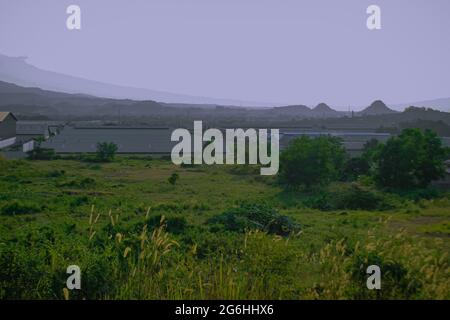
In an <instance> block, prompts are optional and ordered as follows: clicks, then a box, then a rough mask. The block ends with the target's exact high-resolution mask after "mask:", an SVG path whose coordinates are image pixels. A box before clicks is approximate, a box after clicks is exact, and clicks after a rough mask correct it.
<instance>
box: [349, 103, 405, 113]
mask: <svg viewBox="0 0 450 320" xmlns="http://www.w3.org/2000/svg"><path fill="white" fill-rule="evenodd" d="M392 113H397V111H395V110H392V109H389V108H388V107H387V106H386V104H385V103H384V102H383V101H381V100H375V101H374V102H372V104H371V105H370V106H368V107H367V108H365V109H364V110H362V111H360V112H358V113H357V114H358V115H361V116H377V115H382V114H392Z"/></svg>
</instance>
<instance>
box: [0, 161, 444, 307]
mask: <svg viewBox="0 0 450 320" xmlns="http://www.w3.org/2000/svg"><path fill="white" fill-rule="evenodd" d="M174 173H177V174H178V175H179V179H178V180H177V181H176V183H175V184H171V183H169V182H168V178H169V177H170V176H171V175H172V174H174ZM349 185H350V184H349V183H335V184H333V185H331V186H330V187H328V188H327V191H326V192H328V193H327V194H331V195H332V196H331V197H339V196H340V195H341V193H343V192H346V191H345V190H348V188H349ZM323 192H324V191H323V190H320V191H316V192H309V193H306V192H301V191H296V192H294V191H290V192H288V191H284V190H283V189H282V188H281V187H280V186H279V185H278V184H277V182H276V181H275V179H274V178H273V177H262V176H260V175H259V169H258V168H255V167H251V166H193V167H176V166H174V165H173V164H172V163H171V162H170V161H166V160H162V159H150V158H148V159H147V158H137V157H118V158H117V159H116V160H115V161H114V162H112V163H104V164H103V163H102V164H100V163H89V162H83V161H78V160H53V161H28V160H0V298H3V299H12V298H33V299H43V298H50V299H64V298H68V299H80V298H87V299H181V298H185V299H204V298H208V299H219V298H223V299H376V298H378V299H399V298H401V299H426V298H431V299H449V298H450V258H449V256H448V252H449V250H450V244H449V243H450V242H449V239H450V196H449V194H445V193H439V194H437V195H434V196H432V197H430V196H427V197H425V196H424V197H421V196H416V197H407V196H403V195H402V196H400V195H392V194H385V193H383V192H381V191H376V194H377V198H376V199H378V200H377V201H379V202H380V203H381V204H380V205H377V207H376V208H372V207H371V206H368V208H370V209H368V210H361V209H355V208H354V207H353V206H350V208H352V210H350V209H348V208H347V207H345V206H344V207H342V206H341V207H339V206H337V207H331V208H327V207H326V206H325V207H324V205H323V204H324V203H325V204H327V200H323V199H322V200H321V199H320V197H319V196H318V195H321V194H323ZM325 199H326V198H325ZM371 199H372V198H370V197H369V198H367V200H364V199H363V200H362V203H360V204H358V205H357V206H356V208H360V207H365V205H367V204H368V202H371V201H372V200H371ZM380 199H381V200H380ZM249 208H250V209H249ZM318 208H319V209H318ZM246 210H247V211H248V210H250V211H252V210H253V211H255V212H257V214H253V211H252V212H250V213H249V212H247V211H246ZM242 214H243V216H242ZM246 214H249V215H247V216H246ZM266 216H267V217H272V218H273V219H275V220H276V221H277V222H276V225H274V223H272V220H271V222H270V223H271V225H272V226H274V228H275V229H273V228H272V229H268V228H267V224H265V223H262V222H260V221H259V220H257V219H259V218H260V217H263V218H264V219H266V218H265V217H266ZM242 217H244V218H242ZM245 217H246V218H245ZM248 217H251V218H249V219H247V218H248ZM252 217H253V218H252ZM255 217H256V218H255ZM263 218H261V219H263ZM272 218H270V219H272ZM255 219H256V220H255ZM261 221H263V220H261ZM277 228H278V229H277ZM274 230H275V231H274ZM277 230H278V231H277ZM280 230H282V231H280ZM285 231H286V232H285ZM72 264H75V265H79V266H80V268H81V271H82V289H81V290H78V291H70V292H69V291H67V290H64V288H65V286H66V279H67V277H68V275H67V274H66V268H67V267H68V266H69V265H72ZM371 264H377V265H379V266H380V267H381V270H382V290H373V291H371V290H368V289H367V287H366V278H367V274H366V267H367V266H368V265H371Z"/></svg>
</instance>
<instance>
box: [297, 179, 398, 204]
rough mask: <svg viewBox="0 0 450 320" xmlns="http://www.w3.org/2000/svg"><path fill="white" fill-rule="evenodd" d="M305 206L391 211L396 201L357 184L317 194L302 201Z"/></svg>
mask: <svg viewBox="0 0 450 320" xmlns="http://www.w3.org/2000/svg"><path fill="white" fill-rule="evenodd" d="M302 202H303V204H304V205H305V206H307V207H311V208H314V209H318V210H323V211H327V210H368V211H370V210H389V209H393V208H395V207H396V203H395V201H394V200H393V199H392V197H391V196H388V195H386V194H384V193H381V192H379V191H376V190H373V189H371V188H368V187H363V186H361V185H359V184H357V183H352V184H350V185H339V189H337V190H331V191H330V190H324V191H321V192H315V193H314V194H312V195H309V196H307V197H305V199H303V200H302Z"/></svg>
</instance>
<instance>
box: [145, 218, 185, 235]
mask: <svg viewBox="0 0 450 320" xmlns="http://www.w3.org/2000/svg"><path fill="white" fill-rule="evenodd" d="M161 219H162V215H157V216H154V217H151V218H149V219H148V221H147V226H148V227H149V228H150V229H154V228H158V227H160V225H161ZM163 221H164V222H163V224H164V225H165V228H166V230H167V231H168V232H171V233H174V234H180V233H183V232H184V231H185V230H186V228H187V221H186V218H185V217H182V216H171V217H170V216H169V217H165V218H164V220H163Z"/></svg>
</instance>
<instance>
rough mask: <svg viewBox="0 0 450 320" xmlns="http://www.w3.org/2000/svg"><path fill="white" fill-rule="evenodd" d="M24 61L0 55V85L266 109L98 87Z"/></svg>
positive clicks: (172, 94)
mask: <svg viewBox="0 0 450 320" xmlns="http://www.w3.org/2000/svg"><path fill="white" fill-rule="evenodd" d="M26 59H27V58H26V57H8V56H5V55H2V54H0V81H5V82H10V83H15V84H17V85H20V86H25V87H39V88H42V89H45V90H52V91H58V92H64V93H81V94H87V95H93V96H97V97H105V98H114V99H133V100H153V101H158V102H167V103H185V104H221V105H238V106H239V105H244V106H268V105H267V104H261V103H257V102H248V101H240V100H232V99H215V98H207V97H197V96H190V95H182V94H175V93H170V92H163V91H156V90H149V89H142V88H132V87H126V86H118V85H113V84H108V83H102V82H98V81H92V80H87V79H83V78H79V77H73V76H69V75H65V74H62V73H57V72H52V71H47V70H42V69H39V68H37V67H35V66H33V65H31V64H29V63H27V61H26Z"/></svg>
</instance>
